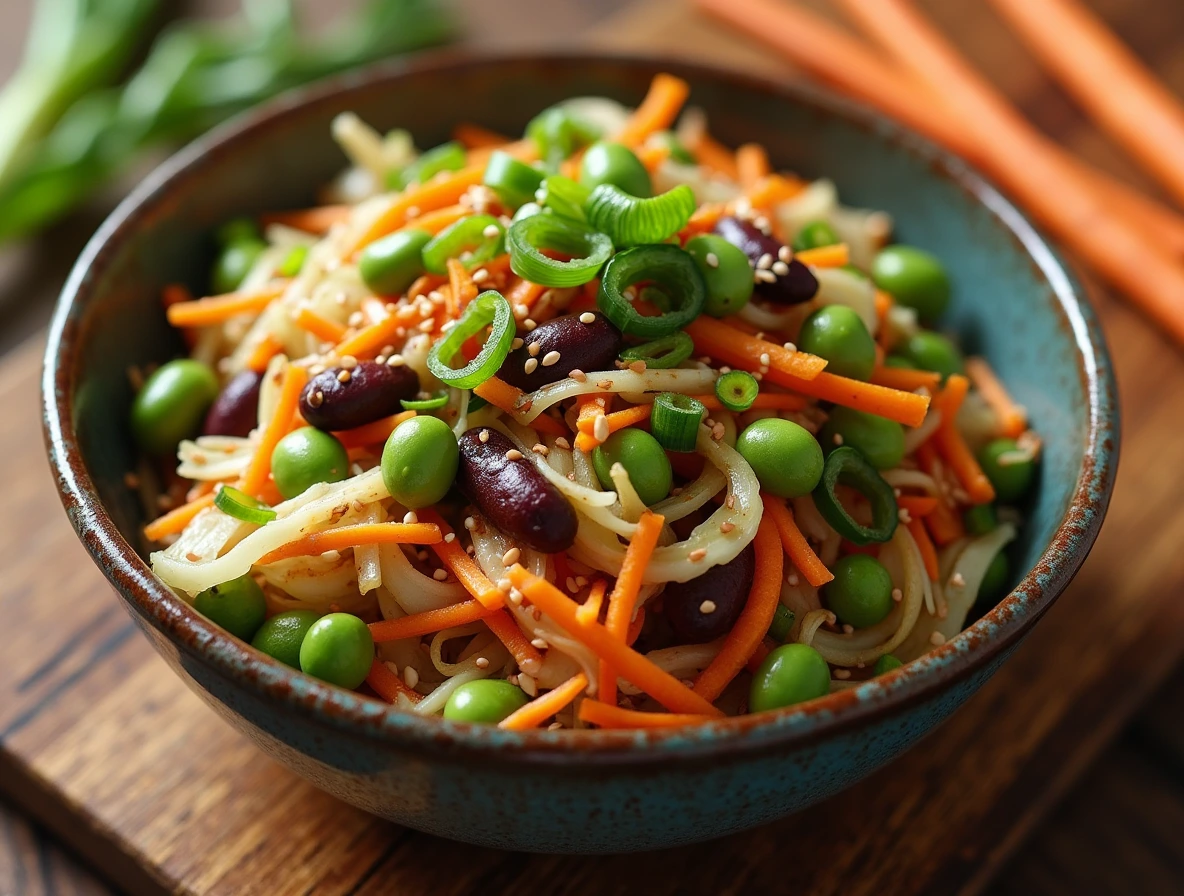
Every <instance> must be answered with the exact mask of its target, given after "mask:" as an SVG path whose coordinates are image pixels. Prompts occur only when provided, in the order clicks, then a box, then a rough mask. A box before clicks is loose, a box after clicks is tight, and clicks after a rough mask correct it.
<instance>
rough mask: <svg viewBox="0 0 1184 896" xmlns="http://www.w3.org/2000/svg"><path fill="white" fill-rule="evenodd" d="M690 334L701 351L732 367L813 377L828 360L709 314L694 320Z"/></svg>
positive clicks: (796, 376)
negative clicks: (711, 316)
mask: <svg viewBox="0 0 1184 896" xmlns="http://www.w3.org/2000/svg"><path fill="white" fill-rule="evenodd" d="M686 332H687V335H689V336H690V337H691V339H693V340H694V341H695V349H696V351H698V352H699V353H700V354H703V355H710V356H711V357H712V358H713V359H716V360H723V361H726V362H728V363H729V364H731V365H732V366H733V367H739V368H741V369H747V370H760V369H762V368H765V367H767V368H769V371H770V372H772V371H778V372H780V373H785V374H789V375H790V376H792V377H793V378H794V379H798V380H812V379H815V378H816V377H817V376H818V375H819V374H821V373H822V371H823V369H824V368H825V367H826V360H825V359H824V358H820V357H818V356H817V355H812V354H810V353H809V352H800V351H796V350H795V351H790V350H789V349H787V348H785V347H784V346H782V345H778V344H777V343H775V342H767V341H765V340H764V339H757V338H756V337H755V336H750V335H749V334H748V333H745V332H744V331H743V330H740V329H738V328H736V327H734V326H732V325H731V324H728V323H724V322H723V321H720V320H714V319H711V318H708V317H701V318H699V319H698V320H695V321H692V322H691V323H689V324H688V325H687V327H686Z"/></svg>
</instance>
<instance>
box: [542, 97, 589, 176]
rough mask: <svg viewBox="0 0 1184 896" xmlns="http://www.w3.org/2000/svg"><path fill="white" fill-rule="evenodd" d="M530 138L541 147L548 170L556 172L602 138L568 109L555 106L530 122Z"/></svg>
mask: <svg viewBox="0 0 1184 896" xmlns="http://www.w3.org/2000/svg"><path fill="white" fill-rule="evenodd" d="M526 136H527V137H529V138H530V139H531V140H533V141H534V144H535V146H537V147H538V150H539V155H540V156H541V157H542V159H543V163H544V164H545V165H546V167H547V170H549V171H554V170H555V169H556V168H558V167H559V163H560V162H562V161H563V160H564V159H566V158H567V157H568V156H570V155H571V154H572V153H573V152H575V151H576V150H577V149H579V148H580V147H583V146H587V145H588V144H589V143H591V142H592V141H593V140H595V139H596V138H597V137H599V136H600V132H599V130H598V129H596V128H594V127H592V126H591V125H589V124H588V123H587V122H585V121H581V120H580V119H578V118H576V117H575V116H574V115H572V114H571V113H570V112H568V111H567V110H566V109H563V108H561V107H559V106H552V107H551V108H550V109H544V110H543V111H542V112H540V113H539V114H538V115H536V116H535V117H534V118H532V119H531V120H530V124H528V125H527V126H526Z"/></svg>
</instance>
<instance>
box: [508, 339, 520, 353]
mask: <svg viewBox="0 0 1184 896" xmlns="http://www.w3.org/2000/svg"><path fill="white" fill-rule="evenodd" d="M520 348H522V337H521V336H515V337H514V341H513V342H511V343H510V351H514V352H516V351H518V349H520Z"/></svg>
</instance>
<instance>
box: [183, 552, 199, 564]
mask: <svg viewBox="0 0 1184 896" xmlns="http://www.w3.org/2000/svg"><path fill="white" fill-rule="evenodd" d="M185 559H186V560H188V561H189V562H190V563H196V562H197V561H198V560H200V559H201V554H195V553H193V551H190V552H189V553H187V554H186V555H185Z"/></svg>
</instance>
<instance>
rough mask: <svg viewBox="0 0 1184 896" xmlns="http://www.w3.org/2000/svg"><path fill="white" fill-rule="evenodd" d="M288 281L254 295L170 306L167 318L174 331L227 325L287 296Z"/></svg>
mask: <svg viewBox="0 0 1184 896" xmlns="http://www.w3.org/2000/svg"><path fill="white" fill-rule="evenodd" d="M287 288H288V281H287V280H284V281H282V282H279V283H274V284H272V285H271V286H266V287H264V288H263V289H259V290H256V291H254V292H232V293H228V294H227V295H224V296H208V297H207V298H204V299H194V300H193V301H192V302H178V303H177V304H175V305H169V307H168V308H167V309H166V311H165V314H166V315H167V316H168V319H169V323H170V324H172V325H173V326H174V327H208V326H212V325H213V324H220V323H224V322H226V321H228V320H230V318H232V317H237V316H238V315H240V314H258V313H259V312H260V311H262V310H263V309H264V308H266V307H267V306H268V305H270V304H271V303H272V302H274V301H275V300H276V299H278V298H279V297H280V296H282V295H283V294H284V290H285V289H287Z"/></svg>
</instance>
